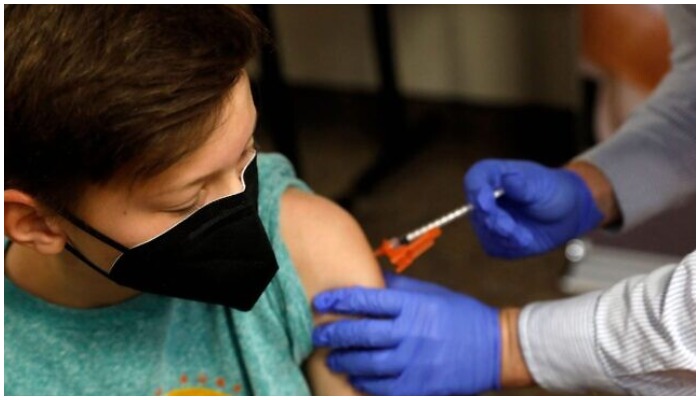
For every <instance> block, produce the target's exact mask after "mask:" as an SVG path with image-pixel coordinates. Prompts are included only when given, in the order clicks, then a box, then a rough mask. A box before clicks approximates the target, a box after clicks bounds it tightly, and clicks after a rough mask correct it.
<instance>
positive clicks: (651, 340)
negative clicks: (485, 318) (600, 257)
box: [519, 252, 696, 395]
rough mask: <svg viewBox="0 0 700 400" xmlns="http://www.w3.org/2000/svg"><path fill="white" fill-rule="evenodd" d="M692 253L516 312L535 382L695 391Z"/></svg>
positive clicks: (573, 387)
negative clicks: (603, 285) (595, 289)
mask: <svg viewBox="0 0 700 400" xmlns="http://www.w3.org/2000/svg"><path fill="white" fill-rule="evenodd" d="M695 270H696V260H695V252H693V253H691V254H690V255H688V256H687V257H686V258H685V259H683V261H682V262H681V263H680V264H678V265H668V266H665V267H662V268H659V269H658V270H656V271H654V272H652V273H651V274H648V275H639V276H635V277H631V278H628V279H626V280H624V281H622V282H619V283H618V284H616V285H615V286H613V287H612V288H610V289H607V290H605V291H600V292H593V293H589V294H586V295H583V296H579V297H574V298H571V299H564V300H558V301H550V302H542V303H534V304H531V305H529V306H527V307H526V308H525V309H524V310H523V312H522V313H521V316H520V321H519V329H520V332H519V335H520V341H521V346H522V348H523V355H524V357H525V361H526V363H527V365H528V368H529V369H530V371H531V373H532V375H533V377H534V378H535V380H536V381H537V382H538V383H539V384H540V385H541V386H543V387H545V388H548V389H551V390H558V391H569V392H570V391H582V390H585V389H600V390H605V391H609V392H612V393H626V394H645V395H694V394H695V371H696V369H695V368H696V352H695V322H696V316H695V301H696V300H695Z"/></svg>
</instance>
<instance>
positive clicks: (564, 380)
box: [518, 292, 621, 393]
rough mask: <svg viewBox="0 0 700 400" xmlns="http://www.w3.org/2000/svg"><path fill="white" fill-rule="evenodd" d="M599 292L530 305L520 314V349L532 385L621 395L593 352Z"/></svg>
mask: <svg viewBox="0 0 700 400" xmlns="http://www.w3.org/2000/svg"><path fill="white" fill-rule="evenodd" d="M600 294H601V293H600V292H593V293H588V294H585V295H582V296H577V297H573V298H569V299H562V300H554V301H546V302H538V303H533V304H530V305H528V306H526V307H525V308H524V309H523V311H522V312H521V313H520V318H519V321H518V329H519V337H520V346H521V348H522V351H523V356H524V358H525V362H526V364H527V366H528V368H529V370H530V373H531V374H532V376H533V378H534V379H535V381H536V382H537V383H538V384H539V385H540V386H542V387H544V388H546V389H549V390H555V391H560V392H581V391H584V390H586V389H590V388H595V389H598V390H604V391H607V392H610V393H621V391H620V388H618V387H617V386H616V385H615V384H614V383H613V381H612V380H611V379H610V378H609V377H608V376H607V375H606V374H605V372H604V370H603V367H602V365H601V363H600V361H599V360H598V357H597V355H596V350H595V310H596V306H597V304H598V299H599V298H600Z"/></svg>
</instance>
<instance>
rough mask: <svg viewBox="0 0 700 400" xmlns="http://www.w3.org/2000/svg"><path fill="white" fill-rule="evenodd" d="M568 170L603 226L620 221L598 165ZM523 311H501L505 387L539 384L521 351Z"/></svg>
mask: <svg viewBox="0 0 700 400" xmlns="http://www.w3.org/2000/svg"><path fill="white" fill-rule="evenodd" d="M565 168H567V169H569V170H570V171H573V172H574V173H576V174H578V175H579V176H580V177H581V178H582V179H583V181H584V182H585V183H586V186H588V188H589V189H590V190H591V193H592V194H593V199H594V200H595V202H596V205H597V206H598V209H599V210H600V211H601V212H602V213H603V221H602V222H601V226H606V225H610V224H613V223H615V222H617V221H618V220H619V219H620V218H621V214H620V208H619V205H618V203H617V198H616V197H615V192H614V191H613V187H612V184H611V183H610V181H609V180H608V178H607V177H606V176H605V174H604V173H603V172H602V171H601V170H599V169H598V168H597V167H596V166H595V165H593V164H590V163H588V162H586V161H578V160H577V161H572V162H571V163H569V164H568V165H566V166H565ZM520 311H521V309H519V308H504V309H502V310H500V313H499V314H500V325H501V348H502V354H501V387H504V388H517V387H526V386H532V385H534V384H535V382H534V380H533V378H532V374H531V373H530V370H529V369H528V366H527V364H526V362H525V359H524V357H523V354H522V349H521V348H520V339H519V336H518V316H519V315H520Z"/></svg>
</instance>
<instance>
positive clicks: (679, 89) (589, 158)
mask: <svg viewBox="0 0 700 400" xmlns="http://www.w3.org/2000/svg"><path fill="white" fill-rule="evenodd" d="M666 12H667V17H668V22H669V24H668V25H669V28H670V31H671V41H672V44H673V53H672V54H671V58H672V68H671V71H670V72H669V73H668V74H667V75H666V76H665V77H664V79H663V81H662V82H661V83H660V84H659V86H658V87H657V88H656V90H655V91H654V93H653V94H652V96H651V97H650V98H649V100H648V101H646V102H645V103H644V104H643V105H642V106H640V107H639V108H638V109H636V110H635V111H634V113H633V114H632V116H631V117H630V118H629V119H627V121H625V123H624V124H623V126H622V127H621V128H620V129H619V130H618V132H617V133H616V134H615V135H614V136H613V137H612V138H610V139H609V140H607V141H606V142H604V143H602V144H600V145H598V146H596V147H594V148H593V149H591V150H590V151H588V152H586V153H584V154H582V155H581V156H579V157H577V159H576V161H575V162H585V163H590V164H592V165H594V166H595V167H596V168H598V169H599V170H600V171H602V173H603V174H604V175H605V176H606V177H607V179H608V180H609V182H610V184H611V185H612V187H613V190H614V192H615V196H616V198H617V200H618V202H619V207H620V217H621V218H618V219H619V222H620V223H621V228H622V229H628V228H630V227H633V226H635V225H637V224H639V223H641V222H643V221H644V220H646V219H647V218H649V217H651V216H653V215H655V214H657V213H659V212H661V211H663V210H665V209H668V208H669V207H671V206H673V205H674V204H676V203H678V202H680V201H682V200H684V199H687V198H688V196H690V195H691V194H692V193H694V192H695V129H696V127H695V121H696V117H695V104H696V93H695V82H696V77H695V74H696V71H695V70H696V68H695V6H694V5H692V6H691V5H681V6H667V7H666ZM592 190H594V189H593V188H592Z"/></svg>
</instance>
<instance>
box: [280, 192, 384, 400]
mask: <svg viewBox="0 0 700 400" xmlns="http://www.w3.org/2000/svg"><path fill="white" fill-rule="evenodd" d="M280 215H281V216H280V225H281V231H282V237H283V239H284V241H285V243H286V245H287V248H288V249H289V253H290V255H291V257H292V261H293V263H294V265H295V266H296V269H297V272H298V274H299V277H300V279H301V282H302V285H303V286H304V290H305V291H306V295H307V297H308V298H309V300H311V299H313V297H314V296H315V295H316V294H318V293H320V292H322V291H324V290H327V289H333V288H339V287H343V286H356V285H360V286H368V287H383V286H384V281H383V279H382V274H381V271H380V269H379V264H378V263H377V260H376V258H375V257H374V255H373V252H372V249H371V247H370V245H369V243H368V242H367V239H366V237H365V235H364V233H363V232H362V229H361V228H360V226H359V225H358V223H357V222H356V221H355V219H354V218H353V217H352V216H351V215H350V214H348V213H347V212H346V211H345V210H343V209H342V208H340V207H339V206H338V205H336V204H334V203H332V202H331V201H329V200H327V199H324V198H322V197H320V196H317V195H314V194H310V193H305V192H302V191H300V190H297V189H290V190H288V191H286V192H285V193H284V195H283V196H282V206H281V212H280ZM329 318H335V317H328V316H319V315H316V314H314V324H315V325H318V324H320V323H323V322H328V320H329ZM325 356H326V352H325V351H322V350H316V351H315V352H314V353H313V354H312V356H311V357H310V358H309V360H308V362H307V366H306V370H307V376H308V379H309V381H310V384H311V387H312V390H313V391H314V394H326V395H328V394H356V392H355V391H354V390H353V389H352V388H351V387H350V385H349V384H348V383H347V380H346V379H345V378H344V377H342V376H339V375H337V374H333V373H332V372H330V371H329V370H328V369H327V367H326V364H325Z"/></svg>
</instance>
